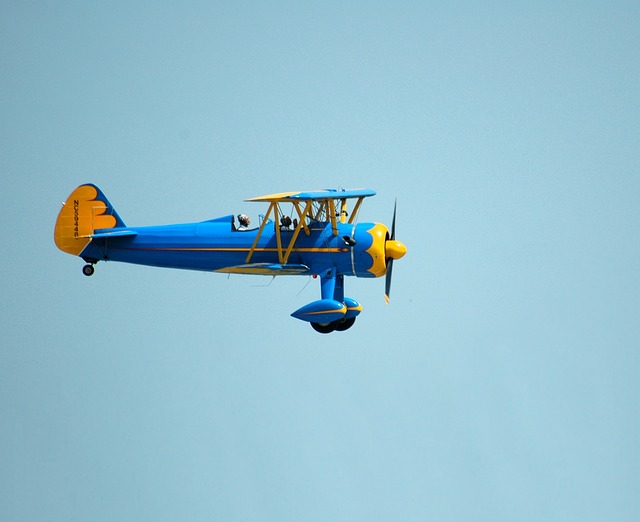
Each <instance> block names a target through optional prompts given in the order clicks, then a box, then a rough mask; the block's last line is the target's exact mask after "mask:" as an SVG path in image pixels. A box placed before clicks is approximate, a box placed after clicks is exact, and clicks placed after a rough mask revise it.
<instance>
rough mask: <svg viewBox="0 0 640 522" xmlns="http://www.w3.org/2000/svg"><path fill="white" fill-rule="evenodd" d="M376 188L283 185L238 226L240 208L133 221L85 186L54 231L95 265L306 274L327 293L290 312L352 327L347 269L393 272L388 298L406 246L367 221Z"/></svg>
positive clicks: (318, 325)
mask: <svg viewBox="0 0 640 522" xmlns="http://www.w3.org/2000/svg"><path fill="white" fill-rule="evenodd" d="M374 195H375V191H373V190H368V189H358V190H320V191H312V192H284V193H281V194H271V195H267V196H261V197H257V198H252V199H248V200H246V201H249V202H258V203H264V204H266V205H267V211H266V213H265V214H264V216H261V218H262V219H261V223H260V224H259V226H258V227H256V228H253V229H249V230H242V231H241V230H239V228H240V227H238V226H237V225H236V223H235V217H234V215H233V214H230V215H226V216H222V217H218V218H216V219H210V220H208V221H202V222H196V223H183V224H176V225H161V226H145V227H129V226H127V225H125V223H124V221H123V220H122V218H121V217H120V216H119V215H118V213H117V212H116V210H115V209H114V207H113V206H112V205H111V203H110V202H109V200H107V198H106V197H105V195H104V194H103V193H102V191H101V190H100V189H99V188H98V187H97V186H96V185H93V184H85V185H81V186H79V187H78V188H76V189H75V190H74V191H73V192H72V193H71V195H70V196H69V197H68V199H67V200H66V202H65V203H64V204H63V206H62V209H61V210H60V213H59V215H58V219H57V221H56V226H55V232H54V239H55V243H56V245H57V246H58V248H59V249H60V250H62V251H63V252H66V253H68V254H72V255H75V256H79V257H80V258H82V259H83V260H84V262H85V263H86V264H85V265H84V266H83V268H82V272H83V273H84V275H86V276H91V275H92V274H93V273H94V271H95V267H94V265H95V264H96V263H98V262H99V261H120V262H124V263H134V264H138V265H146V266H156V267H164V268H180V269H188V270H200V271H212V272H222V273H227V274H259V275H269V276H283V275H307V276H313V277H314V278H319V279H320V294H321V299H319V300H317V301H313V302H312V303H309V304H308V305H306V306H303V307H302V308H300V309H299V310H296V311H295V312H293V313H292V314H291V315H292V316H293V317H295V318H297V319H301V320H303V321H307V322H309V323H310V324H311V326H312V327H313V328H314V329H315V330H316V331H318V332H320V333H330V332H333V331H344V330H347V329H348V328H350V327H351V326H353V324H354V322H355V320H356V317H357V316H358V315H359V314H360V312H361V311H362V306H361V304H360V303H359V302H358V301H356V300H355V299H353V298H351V297H347V296H346V295H345V288H344V278H345V276H355V277H381V276H383V275H386V285H385V298H386V300H387V302H389V294H390V291H391V273H392V268H393V262H394V260H396V259H400V258H401V257H402V256H404V255H405V254H406V252H407V249H406V247H405V245H404V244H403V243H401V242H400V241H397V240H396V239H395V222H396V209H395V207H394V211H393V221H392V225H391V230H389V229H388V228H387V227H386V226H385V225H383V224H381V223H358V222H357V216H358V213H359V211H360V207H361V205H362V203H363V201H364V200H365V199H366V198H368V197H371V196H374ZM351 204H352V206H350V205H351Z"/></svg>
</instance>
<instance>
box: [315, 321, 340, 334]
mask: <svg viewBox="0 0 640 522" xmlns="http://www.w3.org/2000/svg"><path fill="white" fill-rule="evenodd" d="M311 327H312V328H313V329H314V330H315V331H316V332H319V333H321V334H328V333H331V332H333V331H334V330H335V329H336V325H335V323H328V324H322V323H311Z"/></svg>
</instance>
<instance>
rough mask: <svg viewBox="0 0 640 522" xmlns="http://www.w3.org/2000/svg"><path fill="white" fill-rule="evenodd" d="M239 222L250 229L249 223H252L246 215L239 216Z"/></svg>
mask: <svg viewBox="0 0 640 522" xmlns="http://www.w3.org/2000/svg"><path fill="white" fill-rule="evenodd" d="M238 221H239V222H240V224H241V225H243V226H245V227H248V226H249V223H251V220H250V219H249V216H247V215H246V214H238Z"/></svg>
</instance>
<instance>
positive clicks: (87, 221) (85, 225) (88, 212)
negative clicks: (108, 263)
mask: <svg viewBox="0 0 640 522" xmlns="http://www.w3.org/2000/svg"><path fill="white" fill-rule="evenodd" d="M115 227H125V224H124V222H123V221H122V219H120V216H119V215H118V213H117V212H116V211H115V209H114V208H113V206H112V205H111V203H109V200H108V199H107V198H106V197H105V195H104V194H103V193H102V191H101V190H100V189H99V188H98V187H96V186H95V185H93V184H91V183H88V184H86V185H80V186H79V187H78V188H76V189H75V190H74V191H73V192H72V193H71V195H70V196H69V197H68V198H67V201H66V202H65V203H64V204H63V206H62V209H61V210H60V213H59V214H58V219H57V221H56V228H55V232H54V240H55V242H56V246H57V247H58V248H59V249H60V250H62V251H63V252H66V253H68V254H73V255H75V256H77V255H80V253H81V252H82V251H83V250H84V249H85V248H86V246H87V245H88V244H89V243H90V242H91V235H92V234H93V231H94V230H96V229H102V228H115Z"/></svg>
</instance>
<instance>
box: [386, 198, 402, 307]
mask: <svg viewBox="0 0 640 522" xmlns="http://www.w3.org/2000/svg"><path fill="white" fill-rule="evenodd" d="M397 208H398V200H397V199H396V201H395V203H394V205H393V220H392V221H391V236H390V237H389V239H388V240H387V241H386V243H385V252H386V263H387V275H386V279H385V285H384V299H385V301H386V302H387V304H388V303H389V295H390V294H391V274H392V272H393V261H394V260H395V259H400V258H401V257H402V256H404V255H405V254H406V253H407V247H406V246H405V245H404V243H401V242H400V241H396V210H397Z"/></svg>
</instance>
